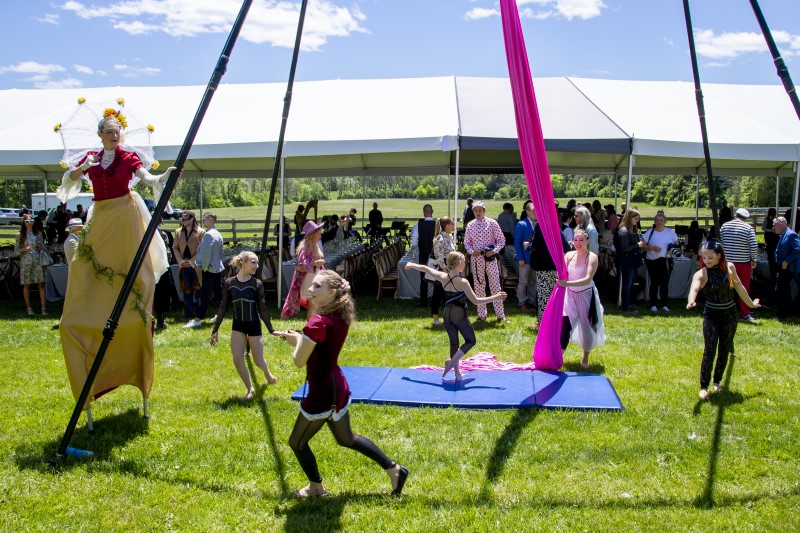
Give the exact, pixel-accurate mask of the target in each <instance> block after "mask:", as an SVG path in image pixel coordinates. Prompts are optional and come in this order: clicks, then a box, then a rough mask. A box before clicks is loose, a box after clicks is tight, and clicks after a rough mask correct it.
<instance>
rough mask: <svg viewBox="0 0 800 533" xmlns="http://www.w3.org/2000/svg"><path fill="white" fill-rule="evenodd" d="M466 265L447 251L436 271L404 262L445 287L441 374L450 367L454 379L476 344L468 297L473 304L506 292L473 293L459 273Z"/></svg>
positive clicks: (456, 254) (461, 257)
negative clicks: (445, 345) (445, 355)
mask: <svg viewBox="0 0 800 533" xmlns="http://www.w3.org/2000/svg"><path fill="white" fill-rule="evenodd" d="M465 265H466V261H465V259H464V254H462V253H461V252H450V253H449V254H447V272H439V271H438V270H433V269H432V268H430V267H427V266H425V265H418V264H416V263H407V264H406V266H405V269H406V270H410V269H414V270H419V271H420V272H425V273H427V274H429V275H430V276H431V277H432V278H434V279H435V280H436V281H438V282H439V283H441V284H442V287H444V297H445V300H444V302H445V303H444V329H445V330H446V331H447V336H448V337H449V338H450V358H449V359H447V360H445V362H444V372H443V373H442V377H444V376H446V375H447V373H448V372H450V370H453V371H454V372H455V377H456V381H458V380H460V379H461V371H460V370H459V369H458V362H459V361H460V360H461V358H462V357H464V355H466V353H467V352H468V351H469V350H470V349H471V348H472V347H473V346H475V331H474V330H473V329H472V324H470V321H469V317H468V316H467V299H469V301H470V302H472V303H473V304H475V305H478V304H488V303H490V302H495V301H499V300H505V299H506V293H505V292H503V291H500V292H498V293H497V294H493V295H492V296H487V297H485V298H479V297H478V296H475V292H473V290H472V287H470V285H469V281H467V280H466V279H465V278H463V277H462V276H461V273H462V272H464V266H465ZM459 333H461V336H462V337H464V344H462V345H461V347H459V346H458V334H459Z"/></svg>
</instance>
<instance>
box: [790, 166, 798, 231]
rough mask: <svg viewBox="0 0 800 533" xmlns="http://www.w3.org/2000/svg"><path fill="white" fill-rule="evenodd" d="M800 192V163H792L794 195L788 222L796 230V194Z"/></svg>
mask: <svg viewBox="0 0 800 533" xmlns="http://www.w3.org/2000/svg"><path fill="white" fill-rule="evenodd" d="M798 191H800V161H795V162H794V195H793V199H792V217H791V220H790V221H789V222H790V224H791V226H789V227H791V228H792V229H794V230H795V231H796V230H797V193H798Z"/></svg>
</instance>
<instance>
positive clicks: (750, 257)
mask: <svg viewBox="0 0 800 533" xmlns="http://www.w3.org/2000/svg"><path fill="white" fill-rule="evenodd" d="M721 218H722V217H720V220H721ZM748 218H750V212H749V211H748V210H747V209H745V208H743V207H740V208H739V209H737V210H736V217H735V218H734V219H733V220H731V221H729V222H726V223H725V224H723V225H722V227H721V229H720V230H719V235H720V237H721V238H722V249H723V250H724V251H725V257H726V259H727V260H728V261H729V262H730V263H732V264H733V266H734V268H736V274H737V275H738V277H739V279H740V280H741V282H742V287H744V290H745V292H747V293H749V292H750V279H751V277H752V275H753V269H754V268H755V266H756V254H757V252H758V244H756V232H755V230H754V229H753V226H751V225H750V224H748V223H747V219H748ZM739 318H740V319H742V320H744V321H745V322H754V321H755V318H753V315H752V314H750V306H749V305H747V303H746V302H745V301H744V300H742V299H741V298H739Z"/></svg>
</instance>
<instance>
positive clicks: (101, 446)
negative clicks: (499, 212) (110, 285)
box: [0, 295, 800, 532]
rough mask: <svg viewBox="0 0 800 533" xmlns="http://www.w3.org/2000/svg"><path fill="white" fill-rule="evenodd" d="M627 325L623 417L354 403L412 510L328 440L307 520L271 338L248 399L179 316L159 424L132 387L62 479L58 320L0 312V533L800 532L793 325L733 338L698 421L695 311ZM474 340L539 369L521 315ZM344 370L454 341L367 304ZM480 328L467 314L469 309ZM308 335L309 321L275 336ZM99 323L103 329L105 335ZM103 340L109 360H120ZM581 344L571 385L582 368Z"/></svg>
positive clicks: (613, 344)
mask: <svg viewBox="0 0 800 533" xmlns="http://www.w3.org/2000/svg"><path fill="white" fill-rule="evenodd" d="M682 304H683V303H682V302H679V301H675V302H672V303H671V307H672V308H673V313H672V314H671V315H670V316H669V317H668V318H665V317H664V316H663V315H659V316H657V317H656V316H651V315H649V313H647V312H645V313H642V314H641V315H640V316H637V317H631V316H623V315H620V314H618V313H617V312H616V311H615V310H613V309H611V310H608V312H607V314H606V330H607V333H608V336H609V339H608V342H607V344H606V345H605V346H604V347H602V348H600V349H598V350H596V351H595V352H594V353H593V354H592V356H591V363H592V364H593V371H595V372H602V373H603V374H604V375H606V376H607V377H608V378H609V379H610V380H611V381H612V383H613V384H614V386H615V388H616V390H617V392H618V394H619V396H620V398H621V400H622V402H623V404H624V406H625V410H624V411H622V412H618V413H606V412H577V411H545V410H536V409H528V410H518V411H517V410H503V411H468V410H458V409H450V408H448V409H429V408H424V409H415V408H402V407H392V406H376V405H360V404H359V405H354V406H353V407H352V421H353V429H354V431H356V432H358V433H362V434H364V435H366V436H368V437H369V438H371V439H373V440H374V441H375V442H376V443H378V444H379V445H380V446H381V447H382V448H383V449H384V450H385V451H386V452H387V453H388V454H389V455H390V456H391V457H393V458H395V459H396V460H397V461H398V462H401V463H402V464H404V465H406V466H408V467H409V468H410V469H411V475H410V477H409V480H408V482H407V484H406V489H405V491H404V495H403V497H402V498H400V499H395V498H391V497H388V496H387V494H388V492H389V490H390V486H389V482H388V478H386V476H385V474H384V473H383V472H382V471H381V469H380V468H379V467H378V466H377V465H375V464H374V463H371V462H370V461H369V460H368V459H366V458H364V457H363V456H361V455H359V454H357V453H355V452H352V451H350V450H347V449H342V448H339V447H338V446H337V445H336V444H335V442H334V440H333V438H332V436H331V435H330V434H329V432H328V431H327V430H325V429H323V431H321V432H320V433H319V435H318V436H317V437H316V438H315V439H314V440H313V441H312V447H313V449H314V450H315V452H316V454H317V458H318V460H319V464H320V470H321V472H322V475H323V477H324V479H325V483H326V487H327V488H328V490H329V491H330V492H331V494H332V497H330V498H326V499H316V500H311V501H298V500H295V499H293V498H292V497H291V496H290V495H291V493H292V491H293V490H294V489H296V488H299V487H301V486H303V485H305V483H306V481H305V478H304V476H303V473H302V471H301V469H300V467H299V465H298V463H297V461H296V460H295V458H294V455H293V454H292V452H291V450H290V448H289V447H288V445H287V439H288V437H289V433H290V431H291V429H292V425H293V423H294V420H295V418H296V416H297V405H296V404H295V403H294V402H292V401H291V400H290V399H289V397H290V395H291V393H292V392H293V391H294V390H295V389H297V388H298V387H299V386H301V385H302V384H303V381H304V373H303V371H302V370H299V369H296V368H294V366H293V365H292V364H291V361H290V353H289V351H288V348H287V346H286V345H285V344H283V343H280V342H278V341H274V340H272V339H268V338H267V339H265V340H266V356H267V361H268V362H269V364H270V366H271V368H272V371H273V373H275V374H276V375H277V377H278V379H279V383H278V384H277V385H275V386H271V387H264V378H263V375H261V374H260V372H258V369H255V368H254V367H252V366H251V369H253V370H255V372H252V375H253V376H254V378H255V381H256V382H257V383H258V385H259V389H258V390H259V394H258V396H257V399H256V400H255V401H253V402H251V403H249V404H244V405H243V404H240V402H239V401H238V400H237V398H238V397H240V396H241V395H242V394H243V393H244V387H243V385H242V384H241V382H240V380H239V378H238V376H237V375H236V372H235V370H234V367H233V364H232V363H231V361H230V355H229V352H228V349H227V347H226V346H227V342H228V339H229V334H230V320H226V322H225V323H224V324H223V327H222V329H221V335H220V345H219V346H218V347H216V348H211V347H210V346H209V345H208V341H207V339H208V335H209V333H210V329H209V328H208V327H205V328H203V329H200V330H186V329H182V328H181V327H180V325H181V323H182V321H181V320H180V317H178V316H177V315H175V316H173V317H172V319H171V327H169V328H168V329H167V330H166V331H164V332H160V333H158V334H157V335H156V339H155V345H156V374H155V380H154V385H153V391H152V394H151V397H150V418H149V420H144V419H142V418H141V416H140V408H141V401H140V400H141V397H140V394H139V392H138V390H137V389H135V388H133V387H123V388H121V389H119V390H117V391H115V392H113V393H111V394H109V395H107V396H106V397H103V398H101V399H100V400H99V401H98V402H97V403H95V406H94V408H93V411H94V416H95V427H96V432H95V434H94V435H89V434H88V433H87V432H86V430H85V418H82V419H81V422H80V423H79V426H78V429H77V431H76V432H75V435H74V438H73V440H72V443H73V445H74V446H76V447H79V448H84V449H90V450H93V451H94V452H95V456H94V458H93V459H90V460H78V459H74V458H67V459H66V460H65V461H64V463H63V464H62V466H61V467H60V468H59V469H58V470H51V469H50V468H49V467H48V466H46V464H45V463H46V461H47V460H48V459H51V458H52V457H53V455H54V452H55V450H56V448H57V445H58V443H59V441H60V439H61V436H62V434H63V431H64V428H65V426H66V424H67V421H68V419H69V416H70V413H71V411H72V408H73V406H74V401H73V398H72V395H71V393H70V389H69V385H68V381H67V376H66V372H65V366H64V362H63V357H62V354H61V350H60V344H59V335H58V330H57V319H56V318H55V316H57V315H58V311H59V308H58V306H57V305H54V304H51V306H50V309H51V316H50V317H47V318H43V317H33V318H29V317H27V316H25V315H24V310H23V307H22V305H21V304H20V303H19V302H8V301H4V302H0V317H2V319H3V320H2V322H0V342H2V345H3V346H4V350H3V364H2V366H0V382H2V383H3V392H4V394H3V395H2V397H1V398H0V427H1V428H2V434H3V436H4V438H3V439H2V441H0V457H2V460H0V469H2V471H1V472H0V530H2V531H29V530H31V531H59V530H64V531H173V530H174V531H282V530H283V531H337V530H343V531H365V532H376V531H455V530H464V531H654V530H666V531H670V530H686V531H796V530H797V529H798V524H800V522H798V507H800V461H799V460H798V449H800V448H799V447H798V427H800V420H799V418H800V405H798V404H800V401H799V400H798V394H797V393H798V390H800V387H798V385H800V378H798V372H797V368H798V366H800V354H799V353H798V352H800V350H798V341H799V340H800V335H798V331H800V330H799V329H798V322H797V321H794V322H790V323H778V322H777V321H775V320H773V319H771V318H770V314H769V312H767V311H763V312H761V313H759V315H760V316H761V317H763V319H762V320H761V321H760V322H759V323H758V324H755V325H750V324H746V325H745V324H743V325H741V326H740V327H739V332H738V333H737V337H736V346H737V350H736V352H737V353H736V357H735V358H734V359H733V360H732V363H731V367H730V374H729V376H728V379H729V383H728V388H727V390H726V392H724V393H721V394H716V395H712V399H711V400H710V401H709V402H707V403H703V404H700V403H698V401H697V390H698V373H699V366H700V358H701V351H702V334H701V321H702V319H701V317H700V313H699V312H687V311H685V310H683V311H682V310H681V308H682ZM509 307H511V308H512V309H513V310H512V311H510V313H509V318H510V319H511V323H510V324H507V325H505V326H498V325H496V324H495V323H494V322H493V321H489V322H488V323H486V324H482V325H479V326H477V328H476V330H477V336H478V345H477V347H476V348H475V350H476V352H477V351H478V350H486V351H490V352H493V353H495V354H497V355H498V356H499V358H500V359H501V360H506V361H514V362H526V361H529V360H530V354H531V347H532V345H533V342H534V335H535V334H534V332H533V330H532V329H531V328H530V322H531V320H530V316H528V315H522V314H520V313H518V312H517V311H516V307H515V306H513V305H510V306H509ZM358 312H359V320H358V321H357V322H356V323H355V324H354V325H353V327H352V329H351V333H350V337H349V339H348V341H347V343H346V345H345V349H344V351H343V353H342V357H341V362H342V364H346V365H365V366H393V367H409V366H414V365H420V364H441V361H442V360H443V358H444V356H445V353H446V350H447V341H446V335H445V333H444V331H443V330H441V329H432V328H431V326H430V320H429V317H428V316H426V312H425V310H423V309H419V308H417V307H416V306H415V302H405V301H395V300H393V299H391V298H389V297H384V298H382V299H381V300H380V301H379V302H377V303H376V302H375V298H374V295H372V296H370V295H363V296H359V298H358ZM473 315H474V310H473ZM275 325H276V327H280V328H285V327H293V328H299V327H300V326H301V322H300V321H299V320H291V321H284V320H276V321H275ZM101 326H102V325H101V324H98V327H101ZM113 349H114V344H113V342H112V344H111V348H110V355H113ZM579 358H580V355H579V351H578V350H577V349H576V348H575V347H574V345H573V346H570V348H569V350H568V351H567V355H566V358H565V361H566V369H567V370H578V369H579V364H578V363H579Z"/></svg>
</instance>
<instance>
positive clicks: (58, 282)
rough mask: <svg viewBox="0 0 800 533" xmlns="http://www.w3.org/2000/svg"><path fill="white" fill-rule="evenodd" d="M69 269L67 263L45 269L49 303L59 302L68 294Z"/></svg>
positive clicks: (46, 293)
mask: <svg viewBox="0 0 800 533" xmlns="http://www.w3.org/2000/svg"><path fill="white" fill-rule="evenodd" d="M68 274H69V267H68V266H67V265H66V263H58V264H55V265H50V266H49V267H47V268H45V269H44V293H45V296H47V301H49V302H58V301H61V300H63V299H64V296H65V295H66V294H67V276H68Z"/></svg>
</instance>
